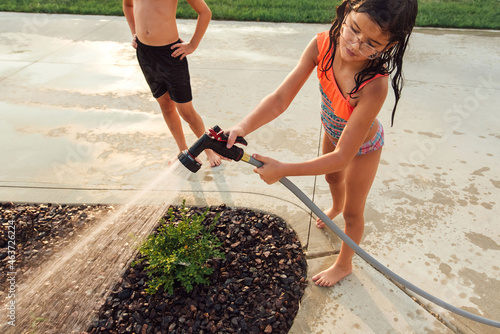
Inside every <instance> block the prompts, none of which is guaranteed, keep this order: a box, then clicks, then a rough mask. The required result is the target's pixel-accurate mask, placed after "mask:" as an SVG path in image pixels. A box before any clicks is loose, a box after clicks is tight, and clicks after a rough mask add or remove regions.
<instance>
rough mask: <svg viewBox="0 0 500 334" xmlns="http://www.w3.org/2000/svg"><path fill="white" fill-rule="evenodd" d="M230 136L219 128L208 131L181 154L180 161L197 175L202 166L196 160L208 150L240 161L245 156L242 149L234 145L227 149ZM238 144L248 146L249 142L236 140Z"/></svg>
mask: <svg viewBox="0 0 500 334" xmlns="http://www.w3.org/2000/svg"><path fill="white" fill-rule="evenodd" d="M227 140H228V136H227V135H225V134H224V131H222V130H221V128H220V127H219V126H217V125H216V126H214V127H213V128H210V129H208V131H207V132H205V133H204V134H203V136H201V137H200V138H199V139H198V140H197V141H196V142H195V143H194V144H193V146H191V147H190V148H189V149H187V150H185V151H183V152H181V153H179V155H178V156H177V158H178V159H179V161H180V162H181V163H182V164H183V165H184V167H186V168H187V169H189V170H190V171H191V172H193V173H196V172H197V171H198V170H199V169H200V167H201V164H200V163H199V162H198V161H196V160H195V158H196V157H197V156H198V155H200V153H201V152H203V151H204V150H206V149H211V150H212V151H214V152H215V153H217V154H219V155H220V156H222V157H224V158H228V159H231V160H234V161H240V160H241V158H243V156H244V155H245V152H244V151H243V149H242V148H240V147H238V146H235V145H233V146H232V147H231V148H227V147H226V145H227ZM236 143H238V144H242V145H245V146H246V145H247V141H246V140H245V139H244V138H243V137H238V138H236Z"/></svg>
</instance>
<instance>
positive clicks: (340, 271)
mask: <svg viewBox="0 0 500 334" xmlns="http://www.w3.org/2000/svg"><path fill="white" fill-rule="evenodd" d="M350 273H352V266H350V267H349V268H343V267H341V266H340V265H337V263H335V264H334V265H333V266H331V267H330V268H328V269H326V270H323V271H322V272H320V273H319V274H317V275H316V276H314V277H313V278H312V279H313V281H314V282H315V284H316V285H318V286H325V287H328V286H333V285H335V284H337V283H338V282H339V281H340V280H341V279H343V278H344V277H346V276H347V275H349V274H350Z"/></svg>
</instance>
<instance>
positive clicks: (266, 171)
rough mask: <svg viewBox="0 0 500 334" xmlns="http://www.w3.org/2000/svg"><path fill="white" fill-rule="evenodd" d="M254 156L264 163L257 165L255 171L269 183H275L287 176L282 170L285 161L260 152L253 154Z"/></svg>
mask: <svg viewBox="0 0 500 334" xmlns="http://www.w3.org/2000/svg"><path fill="white" fill-rule="evenodd" d="M252 156H253V157H254V158H255V159H257V160H259V161H260V162H262V163H264V165H263V166H262V167H259V168H257V167H255V168H254V169H253V171H254V172H255V173H257V174H259V175H260V178H261V179H262V180H264V182H266V183H267V184H273V183H275V182H277V181H279V180H281V179H282V178H283V177H285V175H284V174H283V172H282V170H283V163H281V162H279V161H278V160H275V159H272V158H268V157H264V156H262V155H259V154H253V155H252Z"/></svg>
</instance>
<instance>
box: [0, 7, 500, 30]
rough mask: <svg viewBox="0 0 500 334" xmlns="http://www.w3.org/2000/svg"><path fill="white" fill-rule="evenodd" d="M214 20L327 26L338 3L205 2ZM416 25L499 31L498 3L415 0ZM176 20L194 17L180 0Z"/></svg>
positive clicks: (85, 10)
mask: <svg viewBox="0 0 500 334" xmlns="http://www.w3.org/2000/svg"><path fill="white" fill-rule="evenodd" d="M206 2H207V4H208V5H209V7H210V8H211V9H212V13H213V19H214V20H234V21H269V22H302V23H329V22H331V20H332V18H333V17H334V13H335V6H337V5H338V4H339V3H340V2H341V1H340V0H328V1H327V0H273V1H269V0H206ZM418 2H419V14H418V17H417V26H420V27H447V28H476V29H500V15H499V12H500V1H499V0H419V1H418ZM0 11H15V12H36V13H61V14H62V13H64V14H93V15H123V13H122V7H121V1H119V0H44V1H39V0H36V1H35V0H2V2H1V3H0ZM177 15H178V17H179V18H195V17H196V13H195V12H194V11H193V10H192V9H191V7H190V6H189V4H188V3H187V2H186V1H183V0H180V1H179V7H178V13H177Z"/></svg>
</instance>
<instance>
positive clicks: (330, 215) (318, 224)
mask: <svg viewBox="0 0 500 334" xmlns="http://www.w3.org/2000/svg"><path fill="white" fill-rule="evenodd" d="M323 212H324V213H325V215H327V216H328V218H330V219H332V220H333V218H335V217H337V215H338V214H339V213H340V211H335V210H334V209H333V208H330V209H328V210H325V211H323ZM325 226H326V224H325V223H324V222H323V221H322V220H321V219H319V218H318V219H316V227H317V228H323V227H325Z"/></svg>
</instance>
